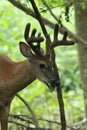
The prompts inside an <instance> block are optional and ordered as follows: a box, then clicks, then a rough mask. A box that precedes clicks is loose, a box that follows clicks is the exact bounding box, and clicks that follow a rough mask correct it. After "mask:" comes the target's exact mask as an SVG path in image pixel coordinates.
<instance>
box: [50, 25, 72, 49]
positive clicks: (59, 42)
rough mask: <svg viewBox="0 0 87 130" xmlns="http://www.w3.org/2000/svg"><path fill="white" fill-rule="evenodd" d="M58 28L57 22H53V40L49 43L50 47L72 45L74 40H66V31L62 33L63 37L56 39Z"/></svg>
mask: <svg viewBox="0 0 87 130" xmlns="http://www.w3.org/2000/svg"><path fill="white" fill-rule="evenodd" d="M58 30H59V26H58V25H57V24H55V29H54V41H53V43H52V44H51V48H54V47H56V46H63V45H64V46H68V45H73V44H74V42H73V41H72V40H70V41H68V40H67V35H68V34H67V32H65V33H64V34H63V39H62V40H58V38H57V37H58Z"/></svg>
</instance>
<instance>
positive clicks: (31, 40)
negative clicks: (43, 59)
mask: <svg viewBox="0 0 87 130" xmlns="http://www.w3.org/2000/svg"><path fill="white" fill-rule="evenodd" d="M29 32H30V23H28V24H27V25H26V27H25V32H24V38H25V40H26V42H27V43H28V44H29V46H30V47H31V49H32V50H33V51H34V52H35V54H36V55H39V56H40V55H43V51H42V48H41V47H40V43H41V42H43V41H44V38H43V37H41V33H39V34H38V36H37V37H36V36H35V34H36V32H37V30H36V29H35V28H34V29H33V30H32V33H31V36H30V37H29ZM34 42H36V43H37V45H34V44H33V43H34Z"/></svg>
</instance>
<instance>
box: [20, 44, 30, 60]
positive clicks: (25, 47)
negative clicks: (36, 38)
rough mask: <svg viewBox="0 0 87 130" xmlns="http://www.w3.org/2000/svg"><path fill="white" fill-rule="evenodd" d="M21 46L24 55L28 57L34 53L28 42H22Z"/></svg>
mask: <svg viewBox="0 0 87 130" xmlns="http://www.w3.org/2000/svg"><path fill="white" fill-rule="evenodd" d="M19 47H20V51H21V53H22V54H23V56H25V57H27V58H28V57H30V56H31V55H32V53H31V50H30V48H29V46H28V45H27V44H26V43H24V42H20V43H19Z"/></svg>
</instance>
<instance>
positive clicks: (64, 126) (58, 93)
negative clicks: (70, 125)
mask: <svg viewBox="0 0 87 130" xmlns="http://www.w3.org/2000/svg"><path fill="white" fill-rule="evenodd" d="M30 2H31V4H32V6H33V9H34V11H35V14H36V17H37V19H38V21H39V23H40V25H41V27H42V30H43V33H44V35H45V37H47V36H48V33H47V31H46V28H45V25H44V23H43V21H42V18H41V15H40V13H39V11H38V8H37V6H36V4H35V2H34V0H30ZM49 40H50V41H51V39H50V38H49ZM53 59H55V57H54V58H53ZM54 63H55V61H54ZM55 67H56V66H55ZM54 69H55V72H56V73H57V68H54ZM56 87H57V99H58V102H59V108H60V118H61V125H62V126H61V130H66V119H65V111H64V103H63V99H62V91H61V86H56Z"/></svg>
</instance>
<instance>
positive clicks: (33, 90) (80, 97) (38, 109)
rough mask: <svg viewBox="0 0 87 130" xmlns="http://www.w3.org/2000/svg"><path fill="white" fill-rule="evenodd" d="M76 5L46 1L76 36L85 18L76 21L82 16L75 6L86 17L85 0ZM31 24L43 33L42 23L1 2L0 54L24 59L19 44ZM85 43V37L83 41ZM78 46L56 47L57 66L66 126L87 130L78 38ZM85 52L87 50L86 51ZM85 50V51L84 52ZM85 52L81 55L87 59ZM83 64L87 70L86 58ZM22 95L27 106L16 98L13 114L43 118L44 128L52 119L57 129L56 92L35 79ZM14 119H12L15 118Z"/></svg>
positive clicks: (6, 1) (63, 0)
mask: <svg viewBox="0 0 87 130" xmlns="http://www.w3.org/2000/svg"><path fill="white" fill-rule="evenodd" d="M13 1H15V0H13ZM19 2H21V4H22V5H24V6H26V7H28V8H30V9H32V7H31V5H30V3H29V2H28V1H27V0H21V1H19ZM75 2H76V0H71V1H69V0H61V1H57V0H54V1H53V0H47V1H46V3H47V5H48V6H49V7H50V9H51V10H52V11H53V13H54V14H55V16H56V17H57V18H58V19H59V21H60V23H62V24H63V25H64V26H65V27H66V28H67V29H68V30H70V31H71V32H73V33H74V34H75V35H76V33H77V34H78V31H77V30H79V29H77V26H78V25H79V24H80V22H82V19H81V21H78V22H77V20H78V19H77V17H79V16H78V15H81V10H80V11H79V12H78V10H79V9H78V8H76V7H77V5H78V7H79V8H81V9H82V11H83V12H85V13H86V14H87V6H86V5H87V2H86V1H85V0H84V1H83V2H81V1H80V0H77V4H75ZM36 3H37V5H38V7H39V11H40V13H41V15H42V16H43V17H45V18H47V19H48V20H51V21H52V22H53V23H54V24H55V23H57V21H56V20H55V19H54V18H53V16H52V15H51V14H50V12H49V11H48V8H47V6H46V5H44V4H43V1H39V0H36ZM76 10H77V11H76ZM77 12H78V13H77ZM86 14H85V16H86ZM76 15H77V17H76ZM80 18H81V17H80ZM83 18H84V16H83ZM85 19H86V18H85ZM28 22H30V23H31V25H32V28H38V30H40V31H41V28H40V26H39V23H38V22H37V20H36V19H34V18H33V17H31V16H29V15H27V14H26V13H25V12H23V11H21V10H20V9H18V8H16V7H15V6H13V5H12V4H11V3H10V0H4V1H3V0H1V1H0V52H1V53H4V54H6V55H8V56H9V57H10V58H11V59H12V60H13V61H22V60H24V59H25V58H24V57H23V56H22V55H21V53H20V51H19V41H21V40H24V37H23V33H24V28H25V25H26V24H27V23H28ZM84 26H87V25H86V23H85V25H83V28H85V27H84ZM47 29H48V31H49V33H50V35H51V36H53V30H52V28H50V27H49V26H47ZM81 31H83V30H81ZM83 34H84V32H83ZM59 37H60V39H61V38H62V35H61V34H59ZM86 37H87V36H86ZM78 38H79V36H78ZM82 38H83V37H82ZM72 39H73V40H74V41H75V38H74V37H72ZM80 40H82V39H80ZM84 41H85V38H84V40H83V42H84ZM75 42H76V41H75ZM77 43H78V44H75V45H73V46H63V47H56V48H55V52H56V64H57V66H58V70H59V74H60V80H61V87H62V94H63V100H64V104H65V114H66V120H67V125H69V126H71V127H73V126H75V128H77V127H82V129H86V128H87V127H86V128H83V126H84V125H83V124H84V123H85V124H86V120H87V119H86V117H87V116H86V115H87V113H86V107H87V105H86V104H85V103H86V100H84V99H87V98H84V97H85V94H84V89H85V88H86V86H87V84H86V83H87V81H86V80H85V83H84V80H83V77H85V78H86V79H87V71H85V75H86V76H83V75H84V74H83V73H82V69H81V67H83V66H81V63H82V62H81V61H80V60H81V58H80V53H79V47H78V46H81V48H84V47H83V45H82V44H81V45H80V44H79V43H80V41H79V42H78V39H77ZM43 48H44V46H43ZM80 51H81V50H80ZM85 51H87V48H86V49H85ZM85 51H83V53H84V52H85ZM83 53H81V54H82V55H83V56H84V54H83ZM86 56H87V52H86ZM83 59H84V58H83ZM84 61H86V62H85V66H86V70H87V58H86V59H84ZM83 68H84V67H83ZM80 74H81V76H80ZM84 84H85V85H84ZM85 92H86V90H85ZM19 95H21V97H22V98H23V99H24V100H25V102H26V103H24V102H23V101H22V100H20V99H19V98H18V97H15V98H14V100H13V102H12V105H11V111H10V113H11V114H10V115H28V116H29V117H32V112H33V113H34V114H35V117H37V119H38V120H39V119H41V122H40V125H41V126H44V127H45V126H46V127H47V126H50V125H48V124H47V122H46V120H50V121H53V122H54V123H53V124H51V126H50V127H51V128H54V129H57V128H58V127H59V126H58V125H59V124H56V123H55V122H60V113H59V108H58V102H57V97H56V91H54V92H53V93H51V92H50V91H49V89H48V88H47V86H46V85H44V84H42V83H41V82H40V81H38V80H36V81H35V82H33V83H32V84H31V85H29V86H28V87H27V88H25V89H24V90H22V91H21V92H19ZM25 104H27V105H28V107H29V108H30V109H28V107H26V106H25ZM30 110H31V111H30ZM11 120H13V119H12V117H11ZM15 120H16V119H15ZM43 120H44V121H43ZM20 122H22V121H20ZM22 123H24V122H22ZM80 125H81V126H80ZM9 127H10V128H12V127H13V126H12V125H9ZM10 128H9V129H10Z"/></svg>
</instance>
